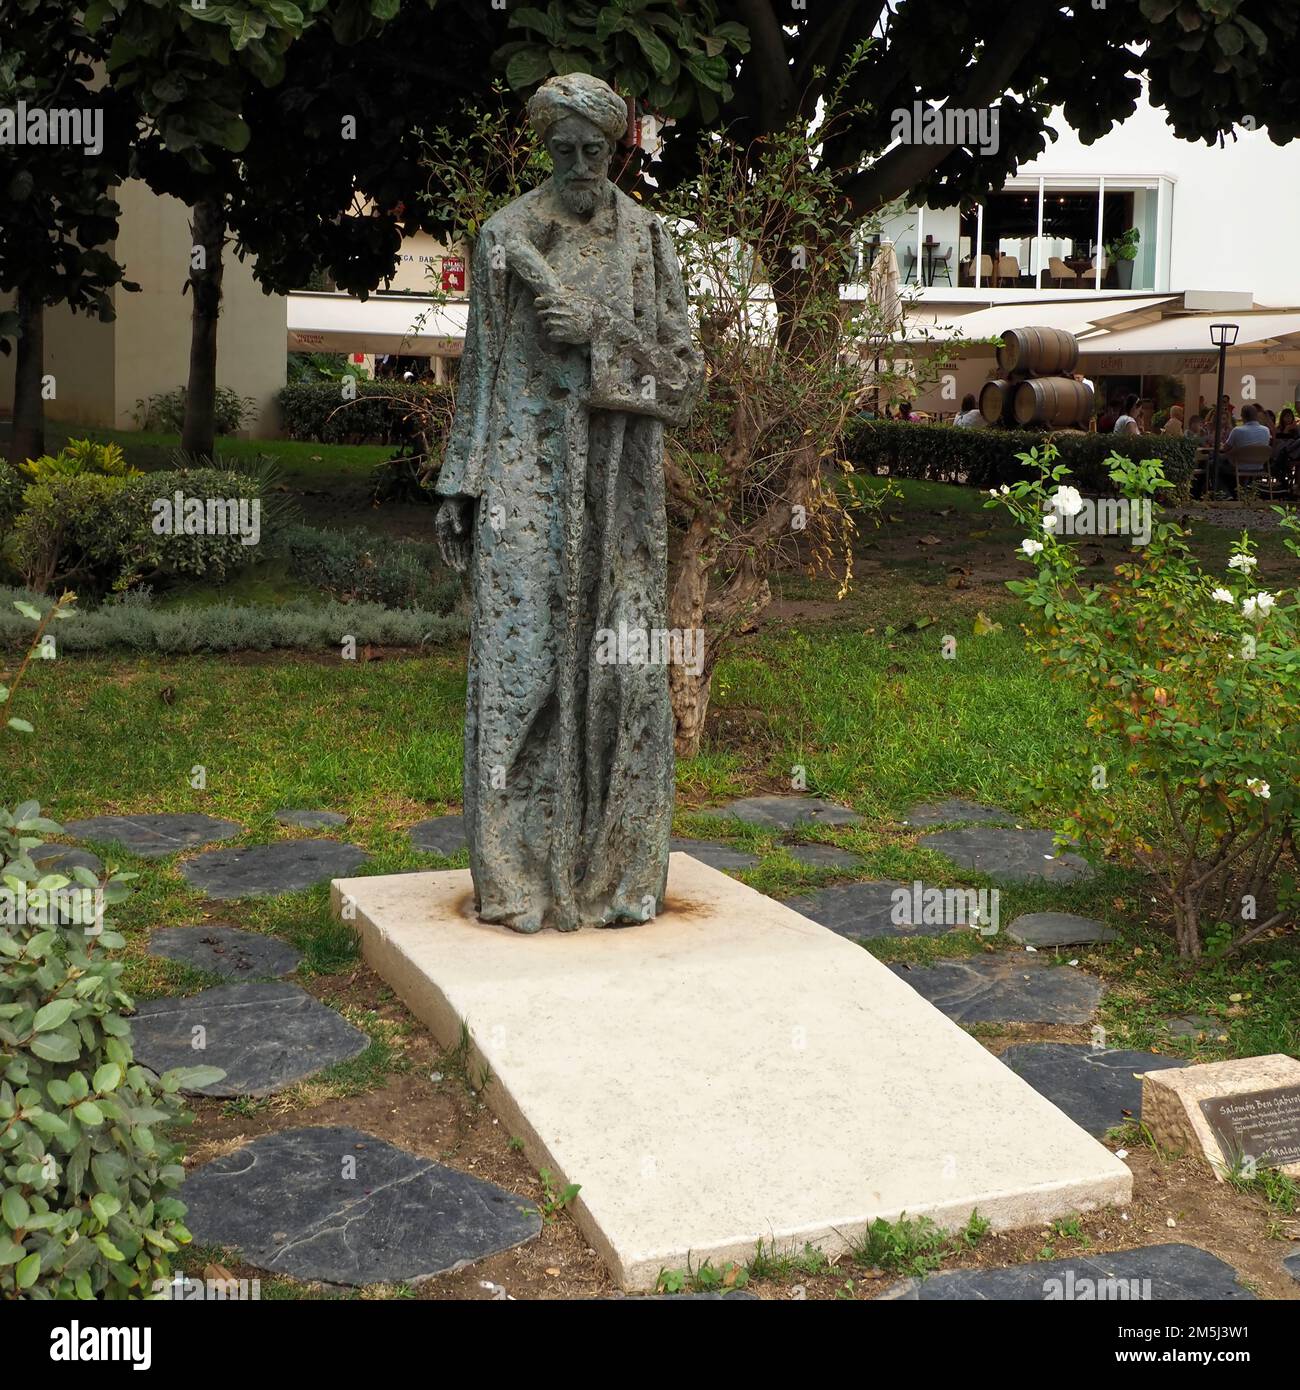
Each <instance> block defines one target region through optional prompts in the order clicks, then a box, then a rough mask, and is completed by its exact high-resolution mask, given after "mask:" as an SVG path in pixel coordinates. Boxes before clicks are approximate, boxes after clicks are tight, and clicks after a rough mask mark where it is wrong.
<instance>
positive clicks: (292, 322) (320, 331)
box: [288, 292, 469, 357]
mask: <svg viewBox="0 0 1300 1390" xmlns="http://www.w3.org/2000/svg"><path fill="white" fill-rule="evenodd" d="M288 299H289V313H288V334H289V336H288V346H289V351H290V352H373V353H400V354H402V355H404V356H408V357H459V356H460V353H461V350H462V348H463V347H464V343H465V325H466V322H467V321H468V317H469V306H468V305H467V304H465V303H464V302H463V301H451V302H448V303H443V302H440V301H438V300H433V299H429V298H427V297H425V296H422V295H413V294H389V295H384V294H372V295H371V296H370V298H369V299H366V300H361V299H357V298H356V297H355V296H353V295H350V294H331V293H316V292H304V293H294V294H291V295H289V296H288Z"/></svg>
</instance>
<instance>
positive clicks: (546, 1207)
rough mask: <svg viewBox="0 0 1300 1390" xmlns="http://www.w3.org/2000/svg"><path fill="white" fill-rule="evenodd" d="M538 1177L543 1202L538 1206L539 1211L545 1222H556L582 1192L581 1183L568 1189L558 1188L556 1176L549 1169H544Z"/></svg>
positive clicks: (573, 1183)
mask: <svg viewBox="0 0 1300 1390" xmlns="http://www.w3.org/2000/svg"><path fill="white" fill-rule="evenodd" d="M537 1176H538V1178H539V1179H540V1181H541V1184H542V1200H541V1201H540V1202H539V1203H538V1204H537V1209H538V1211H539V1212H541V1214H542V1220H543V1221H554V1220H555V1218H556V1217H557V1216H559V1214H560V1213H561V1212H562V1211H563V1210H564V1208H565V1207H567V1206H568V1205H569V1203H570V1202H572V1201H573V1199H574V1198H575V1197H576V1196H577V1195H578V1193H579V1192H581V1191H582V1187H581V1185H580V1184H579V1183H576V1182H571V1183H570V1184H569V1185H568V1186H567V1187H564V1188H557V1187H556V1186H555V1174H554V1173H552V1172H551V1170H550V1169H549V1168H543V1169H542V1170H541V1171H540V1172H539V1173H538V1174H537Z"/></svg>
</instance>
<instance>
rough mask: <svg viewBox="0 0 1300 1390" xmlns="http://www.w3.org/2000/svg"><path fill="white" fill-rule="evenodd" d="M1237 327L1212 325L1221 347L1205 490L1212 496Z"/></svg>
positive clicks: (1212, 339)
mask: <svg viewBox="0 0 1300 1390" xmlns="http://www.w3.org/2000/svg"><path fill="white" fill-rule="evenodd" d="M1237 329H1238V325H1237V324H1235V323H1212V324H1211V325H1210V342H1212V343H1213V344H1214V346H1215V347H1217V348H1218V349H1219V389H1218V392H1217V394H1216V395H1215V397H1214V451H1213V453H1212V454H1211V456H1210V468H1209V472H1208V473H1207V474H1206V479H1205V490H1206V492H1207V493H1209V494H1210V496H1213V495H1214V494H1215V493H1216V492H1217V491H1218V490H1219V438H1220V434H1221V431H1220V428H1219V426H1220V421H1221V418H1222V415H1223V372H1224V368H1225V367H1226V366H1227V363H1228V349H1229V348H1230V347H1231V346H1232V345H1233V343H1235V342H1236V341H1237Z"/></svg>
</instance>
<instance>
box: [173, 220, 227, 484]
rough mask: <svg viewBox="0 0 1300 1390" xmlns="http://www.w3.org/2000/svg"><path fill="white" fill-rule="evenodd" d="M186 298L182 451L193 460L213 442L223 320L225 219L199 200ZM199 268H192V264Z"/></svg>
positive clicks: (206, 453) (205, 456)
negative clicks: (186, 358)
mask: <svg viewBox="0 0 1300 1390" xmlns="http://www.w3.org/2000/svg"><path fill="white" fill-rule="evenodd" d="M190 233H191V235H192V237H193V239H194V248H195V251H196V252H197V251H198V250H199V249H200V248H201V250H202V256H201V257H199V256H197V255H196V254H194V253H192V254H191V268H190V294H191V296H192V298H193V301H194V304H193V308H192V310H191V319H190V375H189V384H188V386H187V388H186V392H185V427H184V429H183V430H182V432H181V448H182V450H183V451H184V452H185V453H187V454H191V455H193V456H195V457H197V458H202V459H211V458H212V452H213V447H214V445H215V443H216V413H217V323H218V320H219V319H220V316H221V270H222V265H221V253H222V248H223V246H224V244H225V239H226V216H225V211H224V209H223V207H222V205H221V204H220V203H219V202H211V201H208V200H206V199H203V200H201V201H199V202H197V203H195V204H194V221H193V222H192V223H191V225H190ZM195 260H199V261H200V264H198V265H195V264H194V261H195Z"/></svg>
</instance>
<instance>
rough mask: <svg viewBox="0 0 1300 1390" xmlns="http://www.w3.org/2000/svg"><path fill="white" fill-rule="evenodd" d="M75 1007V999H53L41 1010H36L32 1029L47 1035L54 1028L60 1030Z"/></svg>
mask: <svg viewBox="0 0 1300 1390" xmlns="http://www.w3.org/2000/svg"><path fill="white" fill-rule="evenodd" d="M76 1007H77V1001H76V1000H75V999H55V1000H52V1001H51V1002H50V1003H48V1004H46V1005H45V1007H44V1008H43V1009H40V1010H38V1012H37V1014H36V1018H35V1021H34V1022H33V1024H32V1027H33V1028H34V1029H35V1030H36V1032H38V1033H48V1032H51V1031H52V1030H53V1029H55V1028H60V1027H62V1026H63V1024H65V1023H66V1022H67V1021H68V1019H69V1018H71V1017H72V1011H73V1010H74V1009H75V1008H76Z"/></svg>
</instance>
